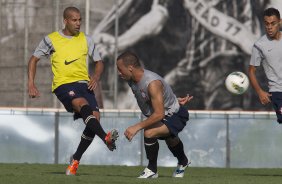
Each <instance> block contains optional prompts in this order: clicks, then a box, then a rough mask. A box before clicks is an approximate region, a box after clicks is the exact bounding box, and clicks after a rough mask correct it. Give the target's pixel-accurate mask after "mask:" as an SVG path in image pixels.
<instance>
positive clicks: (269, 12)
mask: <svg viewBox="0 0 282 184" xmlns="http://www.w3.org/2000/svg"><path fill="white" fill-rule="evenodd" d="M265 16H268V17H270V16H276V17H277V18H278V19H280V13H279V11H278V10H277V9H276V8H267V9H266V10H264V12H263V17H265Z"/></svg>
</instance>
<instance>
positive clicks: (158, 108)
mask: <svg viewBox="0 0 282 184" xmlns="http://www.w3.org/2000/svg"><path fill="white" fill-rule="evenodd" d="M148 93H149V95H150V98H151V103H152V107H153V109H154V112H153V114H152V115H151V116H149V117H148V118H147V119H146V120H144V121H141V122H139V123H137V124H135V125H133V126H130V127H128V128H127V129H126V130H125V132H124V135H125V136H126V138H127V139H128V140H129V141H131V140H132V138H133V137H134V136H135V135H136V134H137V132H138V131H140V130H142V129H144V128H147V127H150V126H152V125H153V124H155V123H158V122H160V121H161V120H162V119H163V118H164V116H165V110H164V99H163V85H162V83H161V81H153V82H151V83H150V84H149V86H148Z"/></svg>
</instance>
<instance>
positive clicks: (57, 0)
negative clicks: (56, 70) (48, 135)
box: [53, 0, 60, 108]
mask: <svg viewBox="0 0 282 184" xmlns="http://www.w3.org/2000/svg"><path fill="white" fill-rule="evenodd" d="M53 6H55V7H54V8H53V10H54V11H55V12H54V30H53V31H58V30H59V22H60V21H59V11H60V0H54V1H53ZM53 107H54V108H57V107H58V100H57V98H56V96H55V95H54V94H53Z"/></svg>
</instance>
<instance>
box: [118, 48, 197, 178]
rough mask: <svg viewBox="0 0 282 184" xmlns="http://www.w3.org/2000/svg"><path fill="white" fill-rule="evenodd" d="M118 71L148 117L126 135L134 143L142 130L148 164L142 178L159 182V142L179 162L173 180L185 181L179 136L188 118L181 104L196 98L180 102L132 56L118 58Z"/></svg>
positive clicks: (180, 100)
mask: <svg viewBox="0 0 282 184" xmlns="http://www.w3.org/2000/svg"><path fill="white" fill-rule="evenodd" d="M116 65H117V69H118V71H119V75H120V77H121V78H122V79H124V80H126V81H127V82H128V85H129V86H130V88H131V89H132V92H133V93H134V95H135V98H136V100H137V103H138V106H139V107H140V109H141V111H142V113H143V114H144V115H145V116H146V117H147V119H146V120H143V121H140V122H138V123H136V124H135V125H133V126H130V127H128V128H127V129H126V130H125V132H124V135H125V136H126V138H127V139H128V140H129V141H131V140H132V138H133V137H134V136H135V135H136V134H137V132H139V131H140V130H142V129H143V130H144V145H145V151H146V155H147V159H148V160H149V162H148V166H147V167H146V168H145V170H144V171H143V173H142V174H141V175H140V176H139V178H157V177H158V173H157V158H158V150H159V143H158V139H162V140H165V141H166V144H167V146H168V148H169V150H170V151H171V152H172V153H173V155H174V156H175V157H176V158H177V159H178V166H177V168H176V170H175V172H174V173H173V177H183V176H184V170H185V168H186V167H187V166H188V159H187V157H186V155H185V153H184V148H183V143H182V141H181V140H180V139H179V137H178V133H179V132H180V131H182V129H183V128H184V127H185V126H186V122H187V121H188V119H189V114H188V111H187V110H186V109H184V108H183V107H182V106H181V105H180V104H185V103H186V102H188V101H190V100H191V99H192V98H193V97H189V96H187V97H185V98H179V99H177V98H176V96H175V95H174V93H173V92H172V89H171V88H170V86H169V85H168V84H167V83H166V82H165V81H164V79H163V78H161V77H160V76H159V75H157V74H156V73H153V72H151V71H149V70H146V69H144V68H143V67H142V66H141V64H140V61H139V59H138V57H137V56H136V55H135V54H134V53H133V52H129V51H127V52H124V53H123V54H121V55H120V56H119V57H118V58H117V63H116Z"/></svg>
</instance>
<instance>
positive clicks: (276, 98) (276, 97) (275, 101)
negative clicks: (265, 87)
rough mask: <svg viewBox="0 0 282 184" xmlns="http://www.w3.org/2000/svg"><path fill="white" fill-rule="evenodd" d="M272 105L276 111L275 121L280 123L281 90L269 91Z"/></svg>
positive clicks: (281, 120)
mask: <svg viewBox="0 0 282 184" xmlns="http://www.w3.org/2000/svg"><path fill="white" fill-rule="evenodd" d="M271 94H272V96H271V97H270V98H271V101H272V106H273V108H274V110H275V112H276V116H277V122H278V123H280V124H281V123H282V92H271Z"/></svg>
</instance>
